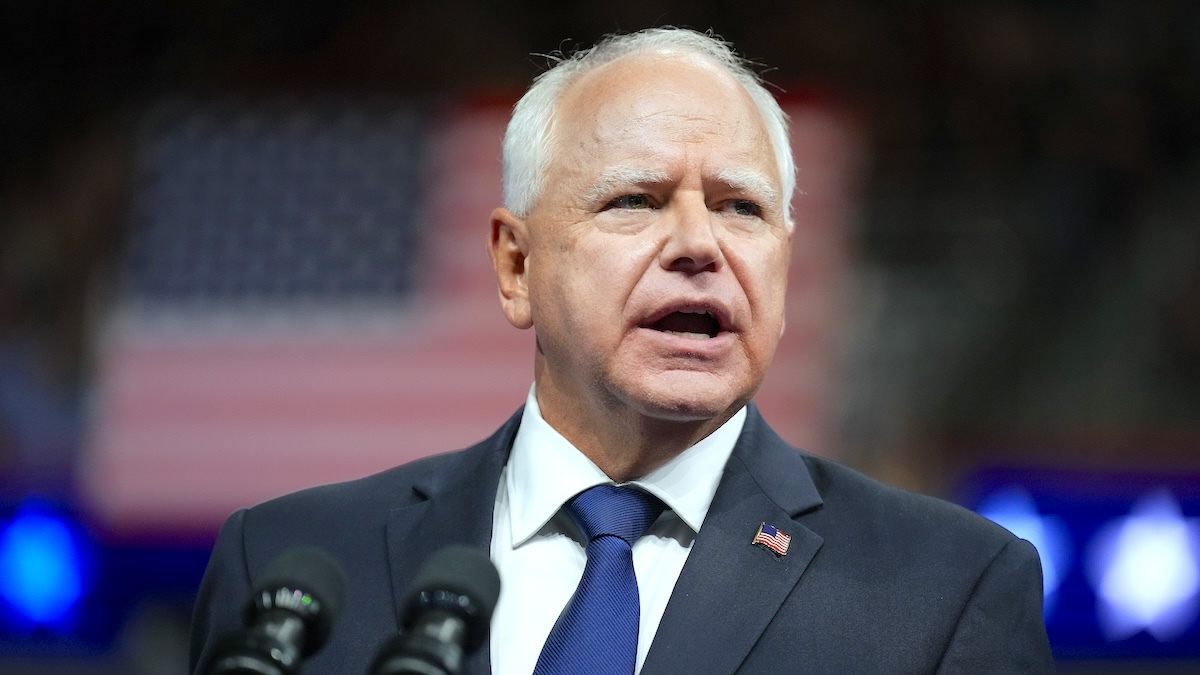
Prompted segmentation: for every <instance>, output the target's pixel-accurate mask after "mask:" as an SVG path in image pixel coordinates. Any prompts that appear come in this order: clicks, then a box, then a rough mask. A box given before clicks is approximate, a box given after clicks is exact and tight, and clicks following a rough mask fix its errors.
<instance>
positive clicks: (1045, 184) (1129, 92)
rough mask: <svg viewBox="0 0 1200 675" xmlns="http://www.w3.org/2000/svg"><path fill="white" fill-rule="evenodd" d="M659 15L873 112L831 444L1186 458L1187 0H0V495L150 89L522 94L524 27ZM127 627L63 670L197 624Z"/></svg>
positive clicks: (949, 465)
mask: <svg viewBox="0 0 1200 675" xmlns="http://www.w3.org/2000/svg"><path fill="white" fill-rule="evenodd" d="M664 24H674V25H684V26H690V27H695V28H699V29H707V28H710V27H711V28H713V29H714V30H715V31H716V32H717V33H719V34H720V35H722V36H724V37H725V38H727V39H729V40H730V41H731V42H733V44H734V45H735V46H736V47H737V48H738V49H739V50H740V51H741V52H742V53H743V54H744V55H745V56H747V57H749V58H750V59H752V60H754V61H757V62H760V63H763V64H769V66H770V68H769V70H767V72H766V77H767V79H768V80H769V81H771V82H772V83H774V84H775V85H778V86H779V87H780V88H781V89H783V90H785V91H789V92H798V91H802V92H806V93H808V94H809V95H818V96H821V97H822V98H825V99H827V100H829V101H832V102H834V103H835V104H836V105H837V106H840V108H841V109H843V110H844V111H845V114H846V115H848V116H851V117H853V118H854V119H855V120H856V123H857V124H858V126H859V128H860V129H861V130H862V132H863V133H864V135H865V137H866V145H867V147H868V149H869V158H870V162H869V165H868V167H867V169H866V171H867V173H866V175H865V177H864V187H863V190H862V201H861V203H860V204H859V205H858V207H857V213H858V216H857V218H856V222H855V231H854V232H853V241H854V251H855V253H854V280H853V288H852V289H851V296H852V298H853V299H854V303H853V306H852V308H851V315H850V320H849V321H850V330H851V335H852V336H857V339H851V340H849V341H848V342H847V347H846V364H847V365H846V368H845V382H844V383H843V389H844V393H843V398H844V400H842V401H840V403H839V406H838V410H839V415H840V416H841V418H842V419H841V420H840V422H839V429H840V430H841V431H840V435H839V439H838V447H837V448H835V449H833V453H832V454H834V455H835V456H839V457H840V458H841V459H843V460H844V461H846V462H848V463H850V464H852V465H855V466H858V467H859V468H862V469H864V470H866V471H868V472H870V473H873V474H875V475H877V476H880V477H882V478H884V479H885V480H889V481H890V482H894V483H898V484H902V485H905V486H907V487H911V488H915V489H920V490H923V491H927V492H931V493H934V494H940V495H942V496H955V494H956V491H961V490H962V489H964V488H963V487H962V486H963V480H965V478H964V477H965V476H968V475H971V472H973V471H975V470H976V469H977V468H978V467H981V466H983V467H987V466H997V465H1000V466H1009V467H1018V468H1029V469H1031V470H1037V469H1041V468H1049V469H1056V470H1059V469H1067V470H1080V471H1085V472H1099V473H1101V474H1103V475H1106V476H1113V475H1116V476H1120V475H1122V474H1123V472H1135V473H1139V474H1140V475H1141V474H1146V473H1147V472H1149V473H1150V474H1156V473H1164V474H1170V475H1188V474H1196V473H1197V472H1200V226H1198V222H1197V220H1198V217H1200V216H1198V214H1200V77H1198V75H1200V72H1198V71H1200V3H1194V2H1189V1H1187V0H1177V1H1169V0H1162V1H1157V2H1155V1H1147V2H1137V3H1132V2H1118V1H1111V2H1083V1H1066V0H1064V1H1058V2H1021V1H1017V0H991V1H982V0H981V1H976V2H928V1H924V2H923V1H916V2H865V1H859V0H837V1H826V2H763V1H754V0H750V1H743V2H714V1H704V0H692V1H689V2H668V1H653V0H640V1H638V2H625V1H614V2H608V3H584V2H571V1H565V2H546V1H543V2H524V3H509V2H498V1H494V0H493V1H486V0H475V1H473V2H466V1H455V0H443V1H439V2H361V1H359V2H342V3H333V2H317V1H314V0H291V1H288V2H283V1H278V0H273V1H260V2H233V1H229V0H209V1H206V2H198V1H194V0H163V1H159V2H149V1H143V2H133V1H126V0H118V1H110V2H69V1H64V0H59V1H53V0H51V1H43V2H15V1H13V2H4V3H3V4H0V486H4V489H5V491H6V492H5V494H4V498H5V501H6V502H12V503H15V502H17V501H19V500H20V499H21V497H22V495H24V494H26V493H29V492H32V491H39V490H40V491H43V492H47V491H48V492H49V493H51V494H62V493H66V492H69V487H64V486H69V484H70V481H71V472H72V467H73V462H74V459H75V457H76V456H77V454H78V449H79V447H80V445H81V442H82V440H81V429H82V428H83V427H84V426H85V423H84V421H85V419H86V411H87V405H86V404H87V401H88V394H89V385H90V382H91V378H92V377H93V376H94V372H93V371H92V370H91V362H90V360H89V358H90V356H91V353H90V349H91V346H92V344H93V341H94V338H95V335H94V331H93V330H92V328H93V327H94V325H95V323H96V321H97V317H96V313H97V312H98V311H100V307H101V306H102V305H99V304H98V303H97V302H96V298H97V295H102V294H103V292H104V289H106V288H107V287H108V286H109V285H110V284H111V283H112V278H113V275H114V267H115V265H116V264H117V263H116V261H117V260H118V257H119V254H120V252H121V250H122V246H123V244H124V242H125V241H126V239H127V236H128V232H127V224H128V222H129V219H128V208H129V202H130V199H131V191H132V187H131V185H132V182H133V172H134V168H133V167H134V142H133V139H134V134H135V129H136V125H137V122H138V120H139V119H140V118H141V116H142V115H143V114H144V113H145V111H146V110H147V109H148V108H149V107H150V106H152V105H153V104H154V103H155V102H157V101H159V100H162V99H163V98H167V97H178V96H184V97H194V98H197V99H203V98H205V97H212V96H228V95H247V96H262V95H285V96H297V97H305V96H329V95H347V96H352V97H362V96H390V97H400V98H415V99H435V98H439V97H455V96H477V97H497V98H505V97H508V98H512V97H515V96H516V95H518V94H519V92H520V91H522V90H523V89H524V87H526V86H527V84H528V82H529V81H530V79H531V78H532V77H533V76H534V75H536V74H537V73H538V72H540V70H541V69H542V67H543V66H544V63H545V59H543V58H540V57H538V56H533V54H542V53H547V52H552V51H554V50H558V49H565V50H570V49H571V48H573V47H575V46H577V45H588V44H590V43H592V42H593V41H594V40H595V39H596V38H597V37H599V36H600V35H602V34H604V33H608V32H612V31H617V30H622V31H625V30H634V29H638V28H643V27H647V26H652V25H664ZM1192 515H1195V514H1192ZM198 548H201V549H202V548H203V544H201V545H199V546H198ZM153 555H155V554H154V553H153V552H148V553H146V556H153ZM159 555H161V554H159ZM135 557H136V556H135ZM140 559H142V560H147V559H151V558H147V557H142V558H140ZM150 567H159V566H158V565H157V564H152V565H150ZM189 569H190V568H189ZM181 575H182V576H181V577H180V578H187V573H181ZM164 583H165V582H164ZM181 583H182V582H181ZM168 585H169V584H168ZM182 585H183V586H184V588H182V589H177V590H176V591H173V592H174V593H175V594H176V596H177V597H175V599H174V600H172V601H171V602H168V603H167V605H166V606H167V607H168V608H169V609H166V610H162V611H165V612H167V614H169V615H171V616H174V617H175V620H176V622H177V623H178V616H179V612H180V611H182V610H179V609H178V608H179V607H184V606H186V605H187V604H188V602H189V599H188V595H187V589H186V583H182ZM173 597H174V596H173ZM172 603H173V604H172ZM155 611H158V610H155ZM171 612H174V614H171ZM143 620H146V619H143ZM148 621H150V623H152V624H153V623H155V621H153V620H148ZM165 624H167V625H169V624H170V622H165ZM159 625H160V627H161V625H164V623H163V622H160V624H159ZM131 630H132V629H130V630H125V632H124V633H122V635H130V634H132V635H135V636H140V637H136V638H130V639H133V640H134V641H135V642H136V645H135V646H133V647H129V646H128V645H126V647H108V646H106V647H101V648H96V649H97V651H98V652H99V653H98V654H93V655H87V654H84V655H82V656H80V655H79V654H78V653H73V657H72V658H73V659H74V660H72V661H69V662H68V661H61V663H62V664H64V665H62V667H63V668H71V667H73V668H81V669H85V670H86V669H91V668H94V669H100V668H103V667H110V666H111V667H112V668H117V669H121V668H125V669H128V670H126V672H135V671H136V672H176V671H175V670H172V667H173V666H171V665H163V664H175V663H176V660H173V659H177V658H178V657H177V654H176V652H177V649H178V646H179V642H178V640H179V630H183V628H180V629H179V630H176V631H175V632H174V633H170V632H169V631H168V633H166V634H162V635H159V634H158V633H153V631H152V632H151V633H150V635H152V636H153V637H149V638H148V637H146V635H148V633H146V632H145V631H142V632H138V631H136V630H132V632H131ZM138 640H140V641H138ZM18 643H19V641H15V642H13V644H18ZM122 644H124V643H122ZM156 645H157V646H156ZM5 649H6V650H7V651H14V652H19V651H20V650H19V649H18V648H17V647H6V648H5ZM46 649H48V650H49V651H51V652H53V651H55V649H57V647H54V646H53V645H51V646H49V647H47V648H46ZM172 649H176V652H172V651H171V650H172ZM156 650H157V651H156ZM67 651H70V650H67ZM159 652H161V654H160V653H159ZM114 654H117V655H116V656H114ZM130 654H137V655H139V656H137V657H136V658H135V657H134V656H130ZM156 659H157V660H156ZM135 661H136V663H137V665H136V666H135V665H131V664H132V663H134V662H135ZM51 663H60V662H59V661H55V662H45V663H40V664H39V665H37V666H29V667H30V668H31V669H33V670H39V669H40V672H50V671H47V670H45V669H47V668H51V667H52V665H50V664H51ZM72 664H73V665H72ZM103 664H108V665H107V666H106V665H103ZM113 664H116V665H113ZM14 667H16V666H14ZM138 669H140V670H138ZM31 672H32V671H31ZM64 672H76V671H64Z"/></svg>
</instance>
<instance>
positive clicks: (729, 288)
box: [488, 54, 791, 480]
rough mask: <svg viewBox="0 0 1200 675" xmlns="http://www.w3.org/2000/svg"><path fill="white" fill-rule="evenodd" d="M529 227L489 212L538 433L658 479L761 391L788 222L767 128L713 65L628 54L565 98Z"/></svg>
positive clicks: (776, 320)
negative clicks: (544, 427)
mask: <svg viewBox="0 0 1200 675" xmlns="http://www.w3.org/2000/svg"><path fill="white" fill-rule="evenodd" d="M553 133H554V136H553V137H554V139H555V146H554V153H553V156H552V158H551V160H550V167H549V170H548V172H547V180H546V182H545V185H544V187H543V189H542V192H541V194H540V195H539V197H538V199H537V200H536V202H535V204H534V206H533V208H532V209H531V210H530V213H529V214H528V216H527V217H526V218H523V219H522V218H517V217H516V216H514V215H513V214H511V213H509V212H508V211H506V210H504V209H497V210H496V211H495V212H493V215H492V228H491V237H490V240H489V247H488V249H489V254H490V255H491V258H492V262H493V265H494V266H495V268H496V273H497V278H498V281H499V287H500V299H501V305H502V307H503V309H504V312H505V315H506V316H507V318H508V320H509V321H510V322H511V323H512V324H513V325H514V326H517V327H518V328H529V327H533V328H534V330H535V332H536V334H537V345H538V351H537V355H536V361H535V382H536V385H537V395H538V403H539V406H540V407H541V409H542V415H543V416H544V417H545V419H546V420H547V421H548V422H549V423H550V424H551V425H552V426H554V427H555V428H556V429H557V430H558V431H559V432H560V433H562V434H563V435H564V436H565V437H566V438H567V439H568V440H570V441H571V442H572V443H573V444H574V445H575V446H576V447H578V448H579V449H580V450H581V451H582V452H583V453H584V454H585V455H587V456H588V457H589V458H591V459H592V461H594V462H596V464H597V465H598V466H599V467H600V468H601V469H602V470H604V471H605V472H606V473H607V474H608V475H609V476H610V477H612V478H614V479H616V480H628V479H631V478H636V477H638V476H640V475H643V474H645V473H646V472H647V471H650V470H653V469H654V468H656V467H657V466H659V465H661V464H662V463H664V462H665V461H667V460H668V459H670V458H671V457H673V456H674V455H676V454H678V453H679V452H681V451H682V450H684V449H685V448H686V447H688V446H689V445H691V444H693V443H695V442H696V441H698V440H700V439H701V438H703V437H704V436H706V435H707V434H709V433H711V432H712V431H713V430H715V429H716V428H717V427H718V426H720V425H721V424H722V423H724V422H725V421H726V420H727V419H728V418H729V417H730V416H731V415H732V414H733V413H734V412H736V411H737V410H738V409H739V408H740V407H741V406H742V405H744V404H745V402H746V401H748V400H749V399H750V397H751V396H752V395H753V394H754V392H755V391H756V390H757V389H758V386H759V384H760V383H761V382H762V379H763V375H764V373H765V371H766V368H767V366H768V365H769V364H770V362H771V359H772V357H773V355H774V353H775V348H776V345H777V344H778V341H779V338H780V335H781V334H782V332H783V327H784V318H783V317H784V290H785V287H786V277H787V266H788V259H789V251H790V242H791V224H790V222H789V221H788V219H787V209H786V205H784V204H782V203H781V197H780V195H781V194H782V192H783V190H782V188H781V185H780V178H779V171H778V168H777V166H776V164H775V160H774V156H773V154H772V151H771V146H770V142H769V140H768V137H767V133H766V130H765V127H764V125H763V122H762V118H761V116H760V115H759V113H758V111H757V109H756V108H755V107H754V103H753V101H752V100H751V99H750V97H749V95H748V94H747V93H746V91H745V90H744V89H743V88H742V87H741V85H740V84H738V83H737V82H736V80H734V79H733V78H732V77H731V76H730V75H729V74H728V73H726V72H725V71H724V70H723V69H721V68H720V67H718V66H716V65H714V64H712V63H710V62H708V61H706V60H703V59H702V58H700V57H696V56H692V55H686V54H683V55H681V54H637V55H632V56H626V57H624V58H622V59H619V60H617V61H615V62H613V63H610V64H607V65H605V66H602V67H601V68H599V69H597V70H594V71H592V72H590V73H588V74H586V75H584V76H583V77H581V78H580V79H579V80H577V81H576V82H575V83H573V84H572V85H571V86H570V87H569V88H568V89H567V91H566V92H565V93H564V95H563V97H562V99H561V100H560V102H559V105H558V108H557V110H556V118H555V126H554V132H553Z"/></svg>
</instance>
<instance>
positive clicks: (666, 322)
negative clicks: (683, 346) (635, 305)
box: [650, 311, 721, 340]
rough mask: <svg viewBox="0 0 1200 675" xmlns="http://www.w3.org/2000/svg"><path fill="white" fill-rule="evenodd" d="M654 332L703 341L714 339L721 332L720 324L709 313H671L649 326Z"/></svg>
mask: <svg viewBox="0 0 1200 675" xmlns="http://www.w3.org/2000/svg"><path fill="white" fill-rule="evenodd" d="M650 327H651V328H653V329H654V330H657V331H662V332H664V333H670V334H671V335H678V336H680V337H686V338H694V339H704V340H707V339H708V338H714V337H716V336H717V335H718V334H719V333H720V332H721V322H720V321H718V320H717V317H715V316H713V315H712V313H711V312H705V311H695V312H690V311H679V312H671V313H670V314H667V315H666V316H664V317H663V318H661V319H659V320H658V321H655V322H654V323H653V324H651V326H650Z"/></svg>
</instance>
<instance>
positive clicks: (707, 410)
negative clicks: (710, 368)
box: [626, 381, 750, 422]
mask: <svg viewBox="0 0 1200 675" xmlns="http://www.w3.org/2000/svg"><path fill="white" fill-rule="evenodd" d="M699 384H700V383H683V382H670V381H668V382H655V383H650V386H645V387H639V388H638V389H637V390H635V391H634V392H631V395H630V396H629V397H628V398H627V399H626V403H627V404H628V405H629V407H631V408H633V409H634V410H636V411H638V412H639V413H641V414H642V415H645V416H646V417H651V418H656V419H661V420H667V421H672V422H702V421H706V420H711V419H714V418H717V417H721V416H723V415H726V414H727V413H732V412H733V411H734V410H735V409H736V408H738V407H741V406H742V405H743V404H744V403H745V402H746V401H748V400H749V399H750V396H749V395H745V396H742V395H740V394H741V392H737V391H734V388H732V387H729V386H728V385H727V384H726V383H723V382H721V383H711V382H707V383H703V384H704V386H697V385H699ZM689 385H690V386H689Z"/></svg>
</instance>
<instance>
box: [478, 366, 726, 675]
mask: <svg viewBox="0 0 1200 675" xmlns="http://www.w3.org/2000/svg"><path fill="white" fill-rule="evenodd" d="M745 421H746V409H745V408H742V409H741V410H739V411H738V412H737V413H736V414H735V415H734V416H733V417H731V418H730V419H729V421H728V422H726V423H725V424H723V425H722V426H721V427H720V428H719V429H717V430H716V431H714V432H713V433H712V434H710V435H709V436H708V437H706V438H705V439H703V440H701V441H700V442H699V443H697V444H695V445H693V446H692V447H690V448H688V449H687V450H685V451H683V452H682V453H680V454H679V455H678V456H677V457H675V458H673V459H671V460H670V461H669V462H667V463H666V464H664V465H663V466H661V467H659V468H658V469H655V470H654V471H651V472H650V473H649V474H647V475H645V476H643V477H642V478H639V479H637V480H634V481H631V482H630V483H629V484H630V485H636V486H638V487H640V488H641V489H643V490H645V491H646V492H649V493H650V494H653V495H654V496H656V497H658V498H659V499H661V500H662V501H663V503H665V504H666V505H667V510H666V511H664V512H663V514H662V516H660V517H659V519H658V520H656V521H655V522H654V524H653V525H651V526H650V529H649V531H648V532H647V533H646V535H645V536H643V537H642V538H641V539H639V540H638V541H637V543H636V544H634V546H633V567H634V570H635V572H636V573H637V579H638V595H639V596H640V598H641V622H640V625H639V630H638V649H637V665H636V668H635V672H637V671H640V670H641V668H642V663H643V662H644V661H645V660H646V653H647V652H648V651H649V649H650V642H651V641H652V640H653V638H654V634H655V632H656V631H657V630H658V622H659V621H660V620H661V619H662V615H663V612H664V611H665V610H666V608H667V600H668V599H669V598H670V597H671V592H672V591H673V590H674V588H675V582H676V581H677V580H678V579H679V572H680V570H682V569H683V564H684V563H685V562H686V561H687V557H688V553H689V552H690V551H691V549H692V541H693V540H694V539H695V536H696V532H698V531H699V530H700V525H701V523H703V522H704V517H705V516H706V515H707V514H708V507H709V505H711V504H712V499H713V495H714V494H715V493H716V491H717V483H719V482H720V480H721V474H722V472H723V471H724V469H725V462H726V461H727V460H728V459H729V455H730V453H732V452H733V446H734V443H736V442H737V438H738V436H739V435H740V434H741V432H742V425H743V424H744V423H745ZM612 482H613V481H612V480H611V479H610V478H609V477H608V476H607V475H605V474H604V472H603V471H601V470H600V469H599V467H597V466H596V465H595V464H594V463H592V461H591V460H589V459H588V458H587V457H585V456H584V455H583V453H581V452H580V451H579V450H577V449H576V448H575V446H573V445H571V443H570V442H568V441H567V439H565V438H563V436H562V435H561V434H559V433H558V432H557V431H555V430H554V429H553V428H552V427H551V426H550V425H549V424H547V423H546V421H545V420H543V419H542V414H541V410H540V409H539V408H538V404H537V396H536V392H535V390H534V389H533V388H530V391H529V397H528V400H527V401H526V403H525V412H524V414H523V415H522V417H521V427H520V429H518V430H517V436H516V438H515V439H514V440H513V447H512V454H511V455H510V456H509V458H508V464H507V465H506V466H505V467H504V470H503V471H502V472H501V474H500V486H499V489H498V490H497V491H496V509H495V511H494V512H493V515H492V550H491V556H492V561H493V562H495V563H496V567H497V569H499V570H500V585H501V590H500V600H499V602H498V603H497V605H496V612H495V614H494V615H493V618H492V638H491V650H492V653H491V657H492V672H493V673H494V675H529V674H530V673H532V672H533V668H534V666H535V665H537V660H538V655H539V654H540V653H541V651H542V645H543V644H544V643H545V642H546V637H547V636H549V635H550V630H551V629H552V628H553V627H554V623H555V621H557V620H558V615H559V614H560V613H561V612H562V610H563V607H565V606H566V604H567V601H568V600H570V599H571V596H572V595H573V594H574V593H575V587H576V586H578V585H579V580H580V578H582V577H583V567H584V564H585V563H586V562H587V553H586V550H585V547H586V545H587V542H586V541H585V540H584V539H583V535H582V534H581V533H580V532H579V529H578V528H577V527H576V526H575V523H574V522H573V521H572V520H571V517H570V516H569V515H567V513H566V512H565V511H563V510H562V505H563V504H564V503H566V501H567V500H568V499H570V498H571V497H573V496H575V495H576V494H578V493H580V492H582V491H583V490H586V489H588V488H590V487H594V486H596V485H602V484H604V483H612Z"/></svg>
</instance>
